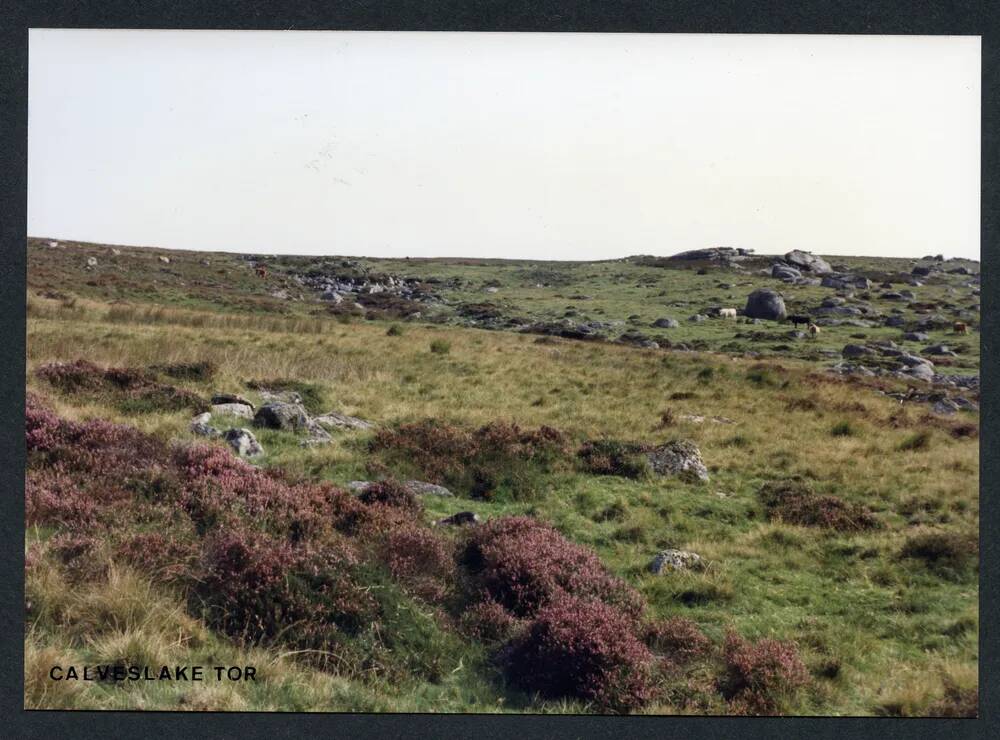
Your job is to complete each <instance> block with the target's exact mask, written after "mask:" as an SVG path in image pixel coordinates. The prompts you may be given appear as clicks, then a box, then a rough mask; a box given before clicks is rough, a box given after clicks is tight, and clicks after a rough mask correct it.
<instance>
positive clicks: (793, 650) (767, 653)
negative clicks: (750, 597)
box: [719, 632, 809, 715]
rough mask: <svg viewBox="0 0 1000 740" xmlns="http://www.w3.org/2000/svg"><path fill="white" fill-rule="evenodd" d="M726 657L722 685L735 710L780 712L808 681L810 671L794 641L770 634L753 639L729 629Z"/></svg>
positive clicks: (748, 712)
mask: <svg viewBox="0 0 1000 740" xmlns="http://www.w3.org/2000/svg"><path fill="white" fill-rule="evenodd" d="M723 660H724V663H725V668H724V672H723V675H722V677H721V678H720V681H719V688H720V691H721V692H722V695H723V696H724V697H725V698H726V699H727V701H728V702H729V709H730V711H731V712H733V713H734V714H751V715H772V714H780V713H781V710H782V709H783V708H784V707H785V706H786V705H787V703H788V702H789V701H790V700H792V699H794V697H795V695H796V693H797V692H798V691H799V690H800V689H801V688H802V687H804V686H805V685H806V684H808V682H809V673H808V671H807V670H806V667H805V665H804V664H803V662H802V659H801V658H800V657H799V652H798V649H797V647H796V646H795V644H794V643H792V642H783V641H780V640H773V639H769V638H765V639H762V640H758V641H757V642H751V641H749V640H747V639H746V638H744V637H741V636H739V635H737V634H736V633H734V632H730V633H729V634H728V635H727V636H726V641H725V645H724V646H723Z"/></svg>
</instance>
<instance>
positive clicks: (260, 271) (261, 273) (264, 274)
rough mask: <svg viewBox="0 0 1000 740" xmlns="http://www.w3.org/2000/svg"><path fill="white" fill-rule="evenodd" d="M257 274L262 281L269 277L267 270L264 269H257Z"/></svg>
mask: <svg viewBox="0 0 1000 740" xmlns="http://www.w3.org/2000/svg"><path fill="white" fill-rule="evenodd" d="M255 272H256V273H257V277H259V278H261V279H263V278H266V277H267V270H266V269H264V268H263V267H258V268H256V270H255Z"/></svg>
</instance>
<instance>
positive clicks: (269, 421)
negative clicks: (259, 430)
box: [253, 402, 309, 431]
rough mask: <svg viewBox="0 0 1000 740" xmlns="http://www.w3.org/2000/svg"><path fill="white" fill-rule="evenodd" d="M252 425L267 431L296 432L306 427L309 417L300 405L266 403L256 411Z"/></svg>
mask: <svg viewBox="0 0 1000 740" xmlns="http://www.w3.org/2000/svg"><path fill="white" fill-rule="evenodd" d="M253 423H254V426H258V427H266V428H268V429H284V430H286V431H298V430H300V429H305V428H306V427H307V426H308V424H309V417H308V416H307V415H306V411H305V409H304V408H302V406H301V405H300V404H297V403H280V402H277V403H268V404H266V405H264V406H261V407H260V408H259V409H257V413H256V414H254V417H253Z"/></svg>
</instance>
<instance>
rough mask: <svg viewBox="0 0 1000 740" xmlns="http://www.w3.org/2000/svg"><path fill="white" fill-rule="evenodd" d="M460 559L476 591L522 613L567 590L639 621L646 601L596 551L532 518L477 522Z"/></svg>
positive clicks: (535, 609)
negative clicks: (612, 572)
mask: <svg viewBox="0 0 1000 740" xmlns="http://www.w3.org/2000/svg"><path fill="white" fill-rule="evenodd" d="M460 562H461V563H462V564H463V565H464V566H465V567H466V569H467V570H468V572H469V575H470V578H471V581H472V584H473V585H474V587H475V590H476V592H481V593H483V594H485V595H486V596H487V597H488V598H489V599H490V600H492V601H494V602H496V603H498V604H500V605H501V606H502V607H503V608H504V609H506V610H507V611H508V612H510V613H511V614H512V615H514V616H516V617H531V616H533V615H535V614H536V613H537V612H538V610H539V609H541V608H542V607H543V606H545V605H546V604H548V603H550V602H551V601H552V600H553V599H555V598H556V597H558V596H560V595H562V594H569V595H571V596H574V597H579V598H589V599H596V600H598V601H602V602H604V603H606V604H609V605H611V606H613V607H615V608H616V609H618V610H619V611H621V612H622V613H623V614H625V615H626V616H627V617H628V618H629V619H630V620H633V621H634V620H638V619H639V617H640V615H641V614H642V611H643V608H644V603H643V599H642V597H641V596H640V595H639V593H638V592H637V591H635V590H634V589H633V588H632V587H631V586H629V585H628V584H626V583H625V582H624V581H622V580H621V579H619V578H616V577H615V576H613V575H611V574H610V573H608V571H607V569H606V568H605V567H604V565H603V564H602V563H601V561H600V559H599V558H598V557H597V555H596V554H594V552H593V551H592V550H590V549H589V548H586V547H583V546H581V545H577V544H576V543H573V542H570V541H569V540H567V539H566V538H565V537H563V536H562V535H561V534H559V532H557V531H556V530H555V529H553V528H552V527H551V526H549V525H547V524H544V523H542V522H539V521H537V520H535V519H532V518H531V517H524V516H520V517H501V518H497V519H491V520H490V521H488V522H486V523H485V524H484V525H482V526H480V527H477V528H476V529H475V530H474V531H473V533H472V534H471V535H470V536H469V539H468V541H467V542H466V544H465V546H464V548H463V550H462V552H461V554H460Z"/></svg>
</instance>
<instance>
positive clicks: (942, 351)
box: [923, 344, 958, 357]
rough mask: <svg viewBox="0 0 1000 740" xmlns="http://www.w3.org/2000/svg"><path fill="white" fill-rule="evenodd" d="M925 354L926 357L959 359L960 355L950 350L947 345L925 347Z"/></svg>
mask: <svg viewBox="0 0 1000 740" xmlns="http://www.w3.org/2000/svg"><path fill="white" fill-rule="evenodd" d="M923 352H924V354H925V355H938V356H941V357H958V353H957V352H954V351H952V350H951V349H949V348H948V345H946V344H932V345H931V346H930V347H924V349H923Z"/></svg>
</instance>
